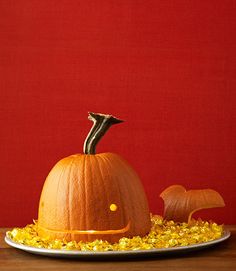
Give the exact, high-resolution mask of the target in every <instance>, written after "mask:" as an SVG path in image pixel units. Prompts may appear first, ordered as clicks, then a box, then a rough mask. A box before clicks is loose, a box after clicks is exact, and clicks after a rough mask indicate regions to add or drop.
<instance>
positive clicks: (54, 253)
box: [5, 230, 230, 258]
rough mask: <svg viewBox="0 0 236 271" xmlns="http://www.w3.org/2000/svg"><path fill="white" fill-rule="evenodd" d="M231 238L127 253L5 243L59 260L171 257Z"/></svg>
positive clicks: (127, 251) (128, 251) (226, 233)
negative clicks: (171, 255)
mask: <svg viewBox="0 0 236 271" xmlns="http://www.w3.org/2000/svg"><path fill="white" fill-rule="evenodd" d="M229 237H230V231H228V230H225V231H224V234H223V235H222V236H221V237H220V238H218V239H215V240H213V241H209V242H204V243H199V244H194V245H189V246H179V247H172V248H159V249H147V250H125V251H103V252H101V251H80V250H63V249H47V248H36V247H31V246H26V245H23V244H19V243H16V242H14V241H13V240H11V239H10V238H9V237H8V236H6V237H5V242H6V243H7V244H8V245H9V246H12V247H14V248H17V249H20V250H23V251H26V252H29V253H33V254H38V255H43V256H50V257H58V258H97V257H99V258H100V257H106V258H108V257H111V258H112V257H142V256H155V255H170V254H176V253H185V252H190V251H196V250H200V249H204V248H208V247H211V246H213V245H216V244H218V243H221V242H223V241H225V240H227V239H228V238H229Z"/></svg>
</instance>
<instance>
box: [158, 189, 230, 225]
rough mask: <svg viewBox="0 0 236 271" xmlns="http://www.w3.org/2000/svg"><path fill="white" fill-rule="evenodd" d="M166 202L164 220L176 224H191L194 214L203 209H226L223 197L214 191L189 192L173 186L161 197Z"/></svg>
mask: <svg viewBox="0 0 236 271" xmlns="http://www.w3.org/2000/svg"><path fill="white" fill-rule="evenodd" d="M160 197H161V198H162V199H163V200H164V218H165V219H166V220H174V221H176V222H190V220H191V217H192V214H193V213H194V212H196V211H198V210H201V209H208V208H215V207H224V206H225V203H224V200H223V198H222V197H221V195H220V194H219V193H218V192H217V191H215V190H213V189H201V190H189V191H186V189H185V188H184V187H183V186H182V185H171V186H169V187H167V188H166V189H165V190H164V191H163V192H162V193H161V195H160Z"/></svg>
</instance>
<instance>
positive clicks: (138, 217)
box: [38, 113, 151, 242]
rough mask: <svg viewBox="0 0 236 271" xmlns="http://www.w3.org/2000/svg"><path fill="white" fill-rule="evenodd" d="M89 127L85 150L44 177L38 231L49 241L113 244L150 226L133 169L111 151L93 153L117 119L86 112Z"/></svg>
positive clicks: (144, 232) (143, 232) (67, 158)
mask: <svg viewBox="0 0 236 271" xmlns="http://www.w3.org/2000/svg"><path fill="white" fill-rule="evenodd" d="M89 119H90V120H92V121H93V122H94V125H93V127H92V129H91V131H90V133H89V134H88V136H87V139H86V140H85V144H84V154H75V155H71V156H69V157H66V158H64V159H62V160H60V161H59V162H58V163H57V164H56V165H55V166H54V167H53V168H52V170H51V172H50V173H49V175H48V177H47V178H46V181H45V184H44V187H43V190H42V193H41V198H40V203H39V213H38V234H39V235H40V236H41V237H49V238H51V239H56V238H58V239H66V240H68V241H70V240H76V241H80V240H83V241H92V240H95V239H103V240H107V241H109V242H116V241H118V240H119V239H120V238H121V237H123V236H126V237H132V236H135V235H139V236H144V235H145V234H147V233H148V232H149V230H150V227H151V224H150V213H149V208H148V203H147V199H146V195H145V192H144V190H143V187H142V184H141V182H140V179H139V177H138V175H137V174H136V172H135V171H134V170H133V169H132V167H131V166H130V165H129V164H128V163H127V162H126V161H125V160H124V159H123V158H121V157H120V156H118V155H117V154H114V153H100V154H95V147H96V144H97V143H98V141H99V140H100V139H101V137H102V136H103V135H104V133H105V132H106V130H107V129H108V128H109V127H110V126H111V125H112V124H116V123H120V122H121V120H118V119H116V118H115V117H113V116H111V115H103V114H95V113H89Z"/></svg>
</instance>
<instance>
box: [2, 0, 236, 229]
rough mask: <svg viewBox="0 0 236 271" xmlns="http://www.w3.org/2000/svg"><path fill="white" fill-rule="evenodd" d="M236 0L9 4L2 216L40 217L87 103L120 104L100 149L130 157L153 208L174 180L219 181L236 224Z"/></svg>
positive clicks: (216, 214)
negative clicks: (43, 195)
mask: <svg viewBox="0 0 236 271" xmlns="http://www.w3.org/2000/svg"><path fill="white" fill-rule="evenodd" d="M235 31H236V1H234V0H232V1H222V0H214V1H206V0H205V1H189V0H188V1H187V0H186V1H181V0H180V1H170V0H168V1H157V0H153V1H150V0H125V1H121V0H120V1H115V0H114V1H113V0H111V1H105V0H104V1H102V0H98V1H95V0H93V1H89V0H86V1H58V0H56V1H53V0H51V1H46V0H45V1H35V0H22V1H20V0H19V1H17V0H15V1H10V0H9V1H4V0H1V1H0V92H1V107H0V121H1V124H0V125H1V126H0V127H1V138H0V144H1V156H0V167H1V170H0V172H1V179H0V201H1V204H0V225H1V226H16V225H19V226H21V225H25V224H26V223H30V222H31V221H32V218H37V207H38V200H39V196H40V191H41V189H42V186H43V182H44V179H45V177H46V176H47V174H48V172H49V170H50V169H51V167H52V166H53V165H54V164H55V163H56V162H57V161H58V160H59V159H61V158H63V157H65V156H68V155H70V154H73V153H77V152H81V151H82V146H83V141H84V139H85V137H86V134H87V132H88V131H89V129H90V127H91V123H90V122H89V121H88V120H87V112H88V111H95V112H103V113H111V114H114V115H115V116H117V117H120V118H122V119H124V120H126V122H125V123H124V124H120V125H117V126H115V127H113V128H112V129H111V130H110V131H109V132H108V133H107V135H106V137H105V138H103V140H102V141H101V142H100V144H99V146H98V151H100V152H103V151H112V152H117V153H119V154H121V155H122V156H123V157H125V158H126V159H127V160H128V161H129V162H130V163H131V164H132V165H133V167H134V168H135V169H136V170H137V172H138V173H139V175H140V177H141V179H142V181H143V184H144V187H145V190H146V192H147V195H148V199H149V202H150V208H151V211H152V212H154V213H159V214H161V213H162V211H163V203H162V200H161V199H160V198H159V194H160V192H161V191H162V190H163V189H164V188H166V187H167V186H168V185H171V184H175V183H178V184H183V185H185V186H186V188H187V189H190V188H191V189H197V188H208V187H209V188H213V189H216V190H217V191H219V192H220V193H221V194H222V196H223V197H224V199H225V202H226V207H225V208H219V209H215V210H211V211H209V210H208V211H201V213H200V212H199V213H198V215H201V216H202V217H203V218H207V219H210V218H212V219H214V220H216V221H217V222H219V223H221V222H224V223H236V218H235V209H236V201H235V199H236V196H235V195H236V194H235V192H236V191H235V188H236V166H235V158H236V146H235V145H236V144H235V143H236V141H235V136H236V133H235V132H236V129H235V117H236V111H235V108H236V106H235V99H236V77H235V76H236V35H235Z"/></svg>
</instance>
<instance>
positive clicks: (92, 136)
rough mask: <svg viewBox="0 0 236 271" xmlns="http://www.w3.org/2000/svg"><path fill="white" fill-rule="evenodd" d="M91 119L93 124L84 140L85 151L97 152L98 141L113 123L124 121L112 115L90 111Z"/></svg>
mask: <svg viewBox="0 0 236 271" xmlns="http://www.w3.org/2000/svg"><path fill="white" fill-rule="evenodd" d="M88 119H89V120H92V121H93V126H92V128H91V130H90V131H89V133H88V135H87V137H86V139H85V142H84V153H85V154H95V153H96V145H97V143H98V141H99V140H100V139H101V138H102V137H103V136H104V134H105V133H106V131H107V130H108V129H109V128H110V127H111V126H112V125H113V124H118V123H121V122H123V120H120V119H117V118H115V117H113V116H112V115H105V114H100V113H92V112H89V116H88Z"/></svg>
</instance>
